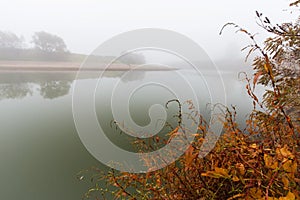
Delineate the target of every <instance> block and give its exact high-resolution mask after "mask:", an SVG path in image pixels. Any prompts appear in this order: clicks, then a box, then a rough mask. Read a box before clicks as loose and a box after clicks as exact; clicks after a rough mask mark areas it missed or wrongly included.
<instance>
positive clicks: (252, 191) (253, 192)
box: [249, 188, 263, 199]
mask: <svg viewBox="0 0 300 200" xmlns="http://www.w3.org/2000/svg"><path fill="white" fill-rule="evenodd" d="M249 193H250V195H251V197H252V198H254V199H260V198H262V197H263V193H262V191H261V190H260V189H259V188H251V189H250V192H249Z"/></svg>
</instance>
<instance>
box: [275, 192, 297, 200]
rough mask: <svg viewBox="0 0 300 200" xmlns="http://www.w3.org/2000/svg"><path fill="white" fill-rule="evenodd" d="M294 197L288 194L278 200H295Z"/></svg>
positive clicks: (292, 194)
mask: <svg viewBox="0 0 300 200" xmlns="http://www.w3.org/2000/svg"><path fill="white" fill-rule="evenodd" d="M295 199H296V198H295V195H294V193H292V192H289V193H288V194H287V195H286V196H285V197H280V198H279V200H295Z"/></svg>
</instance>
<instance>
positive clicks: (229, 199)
mask: <svg viewBox="0 0 300 200" xmlns="http://www.w3.org/2000/svg"><path fill="white" fill-rule="evenodd" d="M243 196H245V195H244V194H236V195H234V196H232V197H230V198H228V199H227V200H232V199H236V198H239V197H243Z"/></svg>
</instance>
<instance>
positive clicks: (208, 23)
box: [0, 0, 296, 59]
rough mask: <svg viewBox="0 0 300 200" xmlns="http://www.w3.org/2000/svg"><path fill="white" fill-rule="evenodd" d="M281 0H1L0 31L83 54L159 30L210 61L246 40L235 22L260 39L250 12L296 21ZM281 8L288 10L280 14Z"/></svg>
mask: <svg viewBox="0 0 300 200" xmlns="http://www.w3.org/2000/svg"><path fill="white" fill-rule="evenodd" d="M289 3H290V1H287V0H272V1H267V0H251V1H250V0H245V1H241V0H226V1H223V0H219V1H218V0H216V1H203V0H189V1H183V0H163V1H161V0H151V1H146V0H126V1H124V0H123V1H121V0H119V1H117V0H85V1H84V0H71V1H68V0H51V1H50V0H48V1H41V0H27V1H26V0H9V1H4V0H1V4H0V5H1V6H0V30H6V31H12V32H15V33H16V34H17V35H23V36H24V37H25V39H26V41H27V42H29V41H30V40H31V39H30V38H31V35H32V34H33V33H34V32H36V31H42V30H43V31H47V32H50V33H53V34H56V35H59V36H60V37H62V38H63V39H64V40H65V42H66V44H67V46H68V48H69V49H70V50H71V51H72V52H77V53H85V54H89V53H90V52H92V51H93V50H94V49H95V48H96V47H97V46H98V45H100V44H101V43H102V42H103V41H105V40H107V39H109V38H110V37H112V36H114V35H117V34H119V33H122V32H125V31H130V30H133V29H138V28H164V29H170V30H173V31H177V32H179V33H182V34H184V35H186V36H188V37H190V38H191V39H193V40H194V41H196V42H197V43H198V44H199V45H201V46H202V48H203V49H204V50H205V51H206V52H207V53H208V55H209V56H210V57H211V58H213V59H220V58H224V57H228V56H232V57H234V56H240V55H242V54H240V49H241V48H242V47H243V46H245V45H246V44H248V42H249V40H248V39H247V37H245V36H243V35H242V34H235V31H234V29H232V28H228V29H227V30H225V32H224V34H223V35H222V36H219V31H220V29H221V27H222V26H223V25H224V24H225V23H227V22H235V23H237V24H240V25H242V26H243V27H246V28H247V29H248V30H250V31H252V32H253V33H256V32H260V33H261V34H260V35H259V36H258V39H263V38H264V37H265V36H266V35H265V34H263V31H262V30H261V29H259V28H258V26H257V25H256V22H255V10H258V11H260V12H262V13H264V14H265V15H266V16H268V17H269V18H270V19H271V22H274V24H276V23H280V22H283V21H291V20H294V19H295V18H296V16H295V14H290V11H291V10H292V9H290V8H288V4H289ZM283 9H289V10H288V11H283Z"/></svg>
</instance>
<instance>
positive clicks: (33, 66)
mask: <svg viewBox="0 0 300 200" xmlns="http://www.w3.org/2000/svg"><path fill="white" fill-rule="evenodd" d="M81 64H82V63H81V62H72V61H65V62H64V61H53V62H50V61H10V60H8V61H3V60H0V72H1V71H79V70H82V71H101V70H108V71H129V70H136V71H169V70H176V68H167V67H158V66H149V65H147V66H143V67H137V66H134V65H126V64H119V63H118V64H112V65H110V66H109V67H108V68H106V65H105V64H104V63H99V64H98V63H96V64H94V65H93V66H90V67H85V68H84V69H80V66H81Z"/></svg>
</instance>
